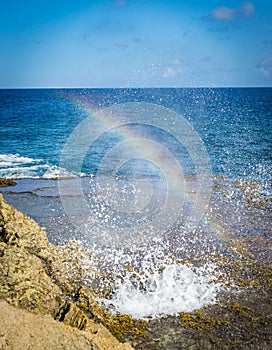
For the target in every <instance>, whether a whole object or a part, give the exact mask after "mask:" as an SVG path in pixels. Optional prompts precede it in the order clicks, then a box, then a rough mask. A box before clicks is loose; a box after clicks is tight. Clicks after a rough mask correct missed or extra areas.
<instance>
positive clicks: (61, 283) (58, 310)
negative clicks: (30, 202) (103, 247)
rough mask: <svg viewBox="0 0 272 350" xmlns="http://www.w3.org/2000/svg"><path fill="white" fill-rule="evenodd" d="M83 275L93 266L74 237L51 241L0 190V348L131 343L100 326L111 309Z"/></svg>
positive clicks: (119, 346)
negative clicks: (58, 242)
mask: <svg viewBox="0 0 272 350" xmlns="http://www.w3.org/2000/svg"><path fill="white" fill-rule="evenodd" d="M85 275H88V276H91V275H92V267H91V265H90V259H89V256H88V254H87V253H86V252H85V251H84V249H83V248H82V247H81V246H80V245H79V244H78V243H77V242H75V241H70V242H69V243H68V244H67V245H65V246H54V245H53V244H51V243H50V242H48V240H47V236H46V231H45V229H44V228H41V227H39V225H38V224H37V223H36V222H35V221H34V220H32V219H30V218H28V217H27V216H26V215H24V214H22V213H21V212H19V211H18V210H16V209H14V208H13V207H11V206H10V205H8V204H7V202H6V201H5V200H4V199H3V197H2V195H1V194H0V300H3V302H1V303H0V312H1V315H5V317H2V320H1V323H0V326H1V327H0V329H1V332H2V333H3V334H0V344H1V346H2V347H1V349H2V348H3V349H10V348H11V349H13V348H14V349H25V348H35V349H48V348H50V349H75V348H77V349H86V348H88V349H95V350H96V349H98V350H100V349H101V350H102V349H105V350H106V349H112V350H115V349H116V350H117V349H120V350H121V349H124V350H126V349H127V350H129V349H132V347H131V346H130V345H129V344H128V343H120V342H119V341H118V340H117V339H116V338H115V337H114V336H113V335H112V334H111V333H110V331H109V330H108V329H107V328H106V327H105V326H104V325H107V320H106V319H105V318H106V317H107V316H109V317H110V315H109V314H108V313H107V312H106V311H105V310H104V309H103V308H102V307H101V306H99V305H98V303H97V302H96V301H95V299H94V296H93V294H92V291H91V290H89V289H88V288H87V287H86V286H84V285H83V281H84V276H85ZM75 295H77V297H76V298H75ZM75 299H76V300H77V301H76V302H75V303H74V302H73V300H75ZM4 301H5V302H4ZM84 301H85V302H87V303H88V304H86V307H84ZM7 303H8V304H10V305H8V304H7ZM11 305H13V306H15V307H17V308H14V307H12V306H11ZM18 307H19V308H20V309H18ZM22 309H24V310H22ZM30 311H31V312H30ZM85 311H86V313H85ZM88 316H89V317H88ZM53 318H55V320H54V319H53ZM18 329H19V330H18ZM31 334H32V335H31ZM2 344H3V345H2ZM29 344H30V345H31V346H30V345H29Z"/></svg>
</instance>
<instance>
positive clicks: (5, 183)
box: [0, 177, 16, 187]
mask: <svg viewBox="0 0 272 350" xmlns="http://www.w3.org/2000/svg"><path fill="white" fill-rule="evenodd" d="M8 186H16V182H15V181H13V180H11V179H5V178H2V177H1V178H0V187H8Z"/></svg>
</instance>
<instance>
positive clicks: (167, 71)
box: [162, 67, 178, 78]
mask: <svg viewBox="0 0 272 350" xmlns="http://www.w3.org/2000/svg"><path fill="white" fill-rule="evenodd" d="M177 74H178V73H177V72H176V71H175V70H174V69H173V68H171V67H167V68H165V70H164V72H163V74H162V76H163V77H164V78H171V77H174V76H176V75H177Z"/></svg>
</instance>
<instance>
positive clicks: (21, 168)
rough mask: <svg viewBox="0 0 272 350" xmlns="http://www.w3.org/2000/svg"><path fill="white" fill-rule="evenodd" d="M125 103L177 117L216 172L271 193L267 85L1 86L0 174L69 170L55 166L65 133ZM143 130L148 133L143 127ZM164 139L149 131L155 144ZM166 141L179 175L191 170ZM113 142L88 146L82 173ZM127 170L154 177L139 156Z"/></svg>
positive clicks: (270, 92) (271, 109) (49, 174)
mask: <svg viewBox="0 0 272 350" xmlns="http://www.w3.org/2000/svg"><path fill="white" fill-rule="evenodd" d="M127 102H141V103H153V104H156V105H160V106H164V107H167V108H170V109H171V110H173V111H175V112H176V113H178V114H180V115H181V116H183V117H184V118H185V119H186V120H187V121H188V122H189V123H190V124H191V125H192V127H193V128H194V129H195V130H196V132H197V133H198V134H199V137H200V139H201V140H202V141H203V142H204V145H205V147H206V150H207V153H208V156H209V159H210V162H211V167H212V172H213V173H214V174H220V175H225V176H228V177H230V178H243V179H248V180H254V181H258V182H260V183H261V184H262V186H263V191H264V192H268V193H271V174H272V157H271V139H272V137H271V135H272V134H271V131H272V89H270V88H220V89H219V88H218V89H208V88H199V89H182V88H180V89H174V88H169V89H167V88H163V89H21V90H0V177H7V178H28V177H30V178H31V177H34V178H53V177H56V176H59V175H60V176H69V175H72V174H73V173H74V172H73V170H74V169H73V166H71V168H70V169H60V168H59V162H60V157H61V152H62V150H63V147H64V145H65V143H66V142H67V140H68V137H69V135H70V134H71V133H72V132H73V131H74V129H75V128H76V127H77V126H78V125H79V124H80V123H81V122H82V121H83V120H84V119H86V118H87V117H90V115H91V114H92V113H94V112H95V111H97V110H99V109H101V108H106V107H109V106H112V105H117V104H120V103H127ZM146 123H147V124H148V116H147V120H146ZM166 123H167V121H166ZM94 127H95V123H94ZM145 132H147V133H149V134H150V135H153V137H154V132H152V130H148V128H147V127H145ZM155 133H157V132H155ZM150 135H149V136H150ZM116 137H117V136H116ZM163 137H164V135H163V134H161V135H160V134H158V133H157V135H155V138H156V141H158V142H162V139H163ZM117 138H118V137H117ZM119 141H120V140H119ZM172 141H173V145H172V148H171V146H170V151H171V152H173V153H174V154H175V156H176V157H177V155H178V154H183V160H182V162H183V170H184V172H185V174H186V175H190V174H192V173H194V166H193V164H191V163H192V161H191V159H190V158H189V157H188V156H186V154H185V153H186V152H184V150H181V149H180V148H179V145H175V143H174V140H173V139H172ZM172 141H171V140H170V141H169V140H168V146H169V143H171V142H172ZM116 142H117V141H116V139H115V138H114V136H109V137H104V139H102V140H101V141H100V143H98V146H97V147H96V148H92V149H91V150H89V153H88V157H86V159H85V161H84V162H83V165H82V169H81V175H83V174H86V175H91V174H92V175H95V174H96V172H97V171H98V168H99V162H100V161H101V158H103V156H104V155H105V153H107V152H108V150H109V149H110V148H111V147H112V146H113V145H115V144H116ZM168 148H169V147H168ZM143 158H144V155H143ZM131 168H134V172H135V169H136V168H137V169H139V168H140V170H139V174H140V175H141V174H143V173H144V175H145V176H151V175H152V174H153V172H152V169H150V167H149V165H148V164H147V163H146V162H144V160H143V161H142V162H141V163H139V161H138V162H136V163H135V162H134V164H132V165H131V167H130V168H129V167H123V168H122V169H121V170H120V171H121V173H120V174H119V175H122V176H129V175H131V171H132V170H131ZM153 170H154V169H153ZM76 173H77V174H78V169H77V171H76ZM74 174H75V173H74ZM134 175H135V174H134Z"/></svg>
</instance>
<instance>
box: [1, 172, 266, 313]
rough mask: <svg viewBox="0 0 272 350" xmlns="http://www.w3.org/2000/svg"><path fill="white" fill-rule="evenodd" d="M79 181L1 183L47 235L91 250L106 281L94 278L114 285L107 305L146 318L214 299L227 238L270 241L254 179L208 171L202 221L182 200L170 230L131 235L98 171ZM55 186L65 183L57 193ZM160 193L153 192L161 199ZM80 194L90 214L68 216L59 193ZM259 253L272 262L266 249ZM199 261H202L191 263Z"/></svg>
mask: <svg viewBox="0 0 272 350" xmlns="http://www.w3.org/2000/svg"><path fill="white" fill-rule="evenodd" d="M116 181H117V182H118V189H119V190H121V192H122V196H126V195H127V196H128V197H130V196H131V195H132V193H131V189H133V187H130V186H128V180H124V179H117V180H116ZM186 181H187V182H188V186H187V190H188V191H189V190H190V191H189V192H192V193H193V192H194V191H193V189H194V187H195V184H196V179H195V178H194V177H188V178H186ZM80 183H81V185H82V187H81V189H82V190H81V191H80V192H79V191H78V184H77V179H63V180H58V181H57V180H43V179H40V180H34V179H22V180H17V186H15V187H8V188H3V189H1V190H2V192H3V193H4V196H5V198H6V199H7V200H8V202H9V203H10V204H12V205H14V206H15V207H16V208H18V209H19V210H21V211H23V212H24V213H26V214H27V215H29V216H31V217H32V218H34V219H35V220H36V221H37V222H38V223H39V224H40V225H42V226H45V227H46V229H47V235H48V238H49V240H50V241H51V242H53V243H54V244H65V243H67V242H68V240H70V239H76V240H78V241H79V242H81V244H82V245H83V246H84V247H85V248H86V249H87V250H89V251H90V255H91V260H92V264H93V266H94V268H95V269H96V271H97V275H98V276H99V275H100V274H101V273H102V272H103V273H105V274H106V275H107V276H108V279H107V281H105V279H104V278H103V280H101V281H98V289H100V290H103V289H107V290H111V292H110V299H104V300H102V299H100V301H101V302H102V304H104V305H105V306H106V307H107V308H109V309H110V310H111V311H112V312H117V311H119V312H121V313H122V312H124V313H128V314H131V315H132V316H134V317H140V318H144V317H147V316H150V315H159V314H161V313H163V312H164V313H167V314H172V315H173V314H176V313H177V312H179V311H184V312H188V311H193V310H196V309H198V308H201V307H202V306H203V305H206V304H213V303H215V302H216V300H217V294H218V292H219V291H220V290H221V289H222V288H221V286H220V283H218V282H213V281H215V280H216V277H217V276H218V271H216V264H213V263H211V261H212V260H213V257H215V256H222V257H224V256H229V254H230V248H231V247H232V240H237V239H241V238H245V237H246V238H261V239H266V240H271V230H270V227H271V209H272V205H271V198H269V197H267V196H264V195H261V194H260V192H259V187H258V185H257V184H256V183H253V182H244V181H233V180H230V179H227V178H225V177H218V176H213V178H212V183H213V191H212V193H211V198H210V202H209V205H208V207H207V209H206V212H205V215H204V216H203V218H202V220H200V221H194V220H191V221H190V222H189V221H188V220H184V212H185V213H186V210H189V209H190V205H187V207H186V204H184V203H180V204H181V205H180V207H178V206H177V205H178V203H176V207H175V210H176V211H179V208H180V210H181V211H182V213H183V215H181V216H180V217H179V218H178V220H177V221H176V222H175V224H174V225H172V227H171V229H169V230H168V231H166V232H165V231H163V230H161V231H159V230H158V229H156V230H153V231H152V230H151V227H148V230H147V231H143V230H141V225H140V224H139V225H138V226H135V225H134V226H133V235H132V234H131V231H130V230H129V229H130V228H131V226H130V225H131V224H130V223H129V222H127V223H125V224H124V219H123V218H122V217H119V218H118V220H117V219H116V220H113V218H114V214H113V213H111V212H110V208H107V203H106V201H105V198H107V196H111V195H112V193H113V191H108V192H106V197H105V194H104V195H103V196H102V197H101V192H99V188H98V187H97V183H96V179H95V177H91V178H88V177H84V178H80ZM155 185H156V186H158V183H157V180H156V181H155ZM60 187H61V188H62V190H63V189H65V192H62V197H60V196H59V191H60ZM159 188H160V189H161V187H160V186H159ZM254 189H255V191H254ZM161 195H162V193H161V192H160V191H158V192H157V193H156V196H157V197H158V198H159V199H160V196H161ZM168 195H171V194H169V193H168ZM172 195H173V196H174V197H175V193H173V194H172ZM82 196H83V197H84V198H85V199H86V201H88V205H89V214H90V215H89V217H87V215H86V212H85V213H84V215H85V216H82V210H81V209H82V208H76V207H73V217H71V216H70V215H67V212H65V210H64V207H63V198H65V200H67V199H69V203H72V204H73V203H75V204H76V203H77V199H78V197H82ZM102 208H104V209H102ZM155 214H156V213H155ZM187 217H188V216H187V213H186V216H185V218H187ZM148 218H149V217H148V216H147V219H148ZM134 219H135V216H134ZM149 219H150V218H149ZM76 223H78V225H79V226H75V224H76ZM144 227H145V229H146V226H144ZM127 229H128V232H129V234H127V232H126V230H127ZM263 259H265V260H266V263H271V256H270V255H268V256H263ZM197 260H199V261H201V263H198V264H197V265H196V264H195V263H194V262H196V261H197ZM215 271H216V272H215Z"/></svg>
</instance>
